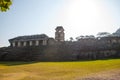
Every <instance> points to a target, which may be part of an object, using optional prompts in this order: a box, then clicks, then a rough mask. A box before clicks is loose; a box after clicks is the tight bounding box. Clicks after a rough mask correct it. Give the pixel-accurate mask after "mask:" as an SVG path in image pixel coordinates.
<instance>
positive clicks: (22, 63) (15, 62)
mask: <svg viewBox="0 0 120 80" xmlns="http://www.w3.org/2000/svg"><path fill="white" fill-rule="evenodd" d="M33 63H37V62H35V61H31V62H27V61H26V62H25V61H2V62H0V65H5V66H16V65H26V64H33Z"/></svg>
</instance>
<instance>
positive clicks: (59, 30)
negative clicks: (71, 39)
mask: <svg viewBox="0 0 120 80" xmlns="http://www.w3.org/2000/svg"><path fill="white" fill-rule="evenodd" d="M55 30H56V32H55V40H56V41H64V36H65V34H64V28H63V27H62V26H57V27H56V28H55Z"/></svg>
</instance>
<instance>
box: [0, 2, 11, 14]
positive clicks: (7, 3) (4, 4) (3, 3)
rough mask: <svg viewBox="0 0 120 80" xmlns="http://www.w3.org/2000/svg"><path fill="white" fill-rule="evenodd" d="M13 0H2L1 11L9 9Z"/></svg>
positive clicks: (0, 3)
mask: <svg viewBox="0 0 120 80" xmlns="http://www.w3.org/2000/svg"><path fill="white" fill-rule="evenodd" d="M11 4H12V0H0V11H2V12H5V11H7V10H9V7H10V5H11Z"/></svg>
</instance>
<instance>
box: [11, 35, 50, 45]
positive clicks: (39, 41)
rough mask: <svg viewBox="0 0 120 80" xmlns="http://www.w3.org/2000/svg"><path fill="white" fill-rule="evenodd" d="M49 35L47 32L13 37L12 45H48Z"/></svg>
mask: <svg viewBox="0 0 120 80" xmlns="http://www.w3.org/2000/svg"><path fill="white" fill-rule="evenodd" d="M48 40H49V37H48V36H47V35H45V34H41V35H30V36H19V37H15V38H13V39H9V42H10V46H11V47H25V46H39V45H47V44H48V43H47V41H48Z"/></svg>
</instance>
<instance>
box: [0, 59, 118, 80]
mask: <svg viewBox="0 0 120 80" xmlns="http://www.w3.org/2000/svg"><path fill="white" fill-rule="evenodd" d="M109 70H116V71H117V70H120V59H109V60H96V61H76V62H0V80H78V78H81V77H85V76H87V75H90V74H93V73H99V72H103V71H109Z"/></svg>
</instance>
